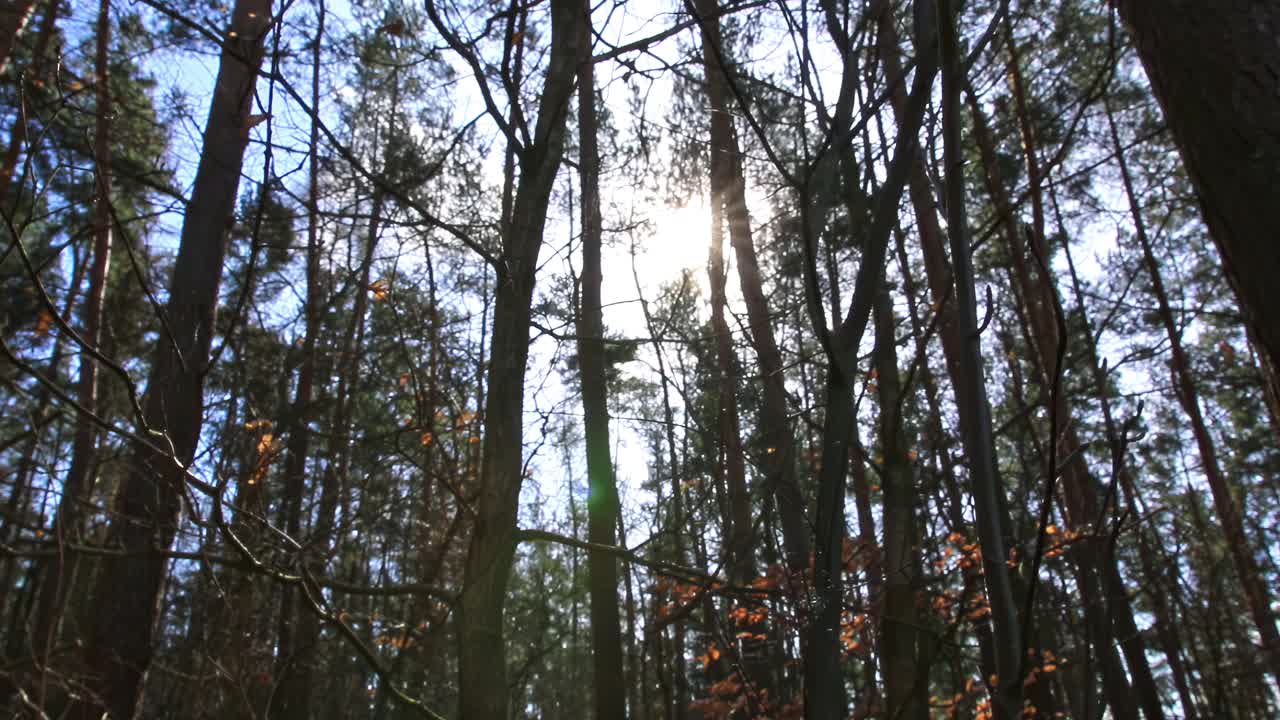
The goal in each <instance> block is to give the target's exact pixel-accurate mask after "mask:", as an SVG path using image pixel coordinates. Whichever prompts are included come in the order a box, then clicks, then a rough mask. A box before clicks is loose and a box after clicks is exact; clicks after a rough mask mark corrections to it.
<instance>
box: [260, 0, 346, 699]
mask: <svg viewBox="0 0 1280 720" xmlns="http://www.w3.org/2000/svg"><path fill="white" fill-rule="evenodd" d="M316 9H317V25H316V36H315V38H314V39H313V41H312V44H311V48H312V58H311V60H312V64H311V105H312V108H313V109H314V110H315V112H316V113H318V112H319V107H320V106H319V102H320V48H321V44H322V41H323V39H324V20H325V4H324V0H319V2H317V3H316ZM309 174H310V177H309V183H308V185H309V187H308V196H307V256H306V257H307V266H306V268H307V269H306V273H307V275H306V277H307V290H306V297H305V299H304V301H303V308H302V314H303V339H302V367H301V368H300V369H299V370H298V387H297V391H296V392H297V394H296V395H295V397H294V401H293V411H292V413H291V423H292V427H291V428H290V429H289V441H288V445H287V447H286V450H285V462H284V498H283V499H284V503H285V507H286V519H285V531H286V532H288V533H289V535H290V536H291V537H293V538H294V539H296V540H298V541H302V525H303V523H302V521H303V515H304V507H305V505H306V503H305V500H306V495H307V487H306V468H307V456H308V455H309V454H310V449H311V417H312V396H313V395H314V393H315V376H316V336H317V335H318V334H319V332H320V327H319V325H320V303H321V299H320V287H319V285H320V218H319V212H320V207H319V203H320V199H319V198H320V194H319V193H320V185H319V183H320V128H319V117H318V116H317V115H313V116H312V118H311V152H310V158H309ZM329 524H330V525H332V522H330V523H329ZM313 530H315V531H316V532H315V533H314V538H315V539H316V540H317V541H318V542H319V543H320V544H321V547H322V548H327V547H328V543H327V538H325V537H323V536H322V535H320V534H319V531H320V528H319V527H317V528H313ZM326 534H327V533H326ZM304 545H305V546H308V547H309V546H310V545H311V543H304ZM320 554H321V556H322V557H323V555H324V554H325V553H324V552H323V551H322V552H321V553H320ZM299 561H300V563H302V564H305V565H309V566H312V567H313V568H314V566H315V565H316V564H317V558H315V557H311V556H310V553H308V552H306V551H304V552H303V557H300V558H299ZM319 562H321V563H322V562H323V560H322V559H321V560H319ZM306 592H307V589H306V588H305V587H301V586H293V585H287V586H284V587H283V588H282V589H281V598H280V625H279V636H278V637H279V640H278V643H277V653H278V654H277V665H278V668H279V671H278V675H279V678H280V687H278V688H277V689H276V692H275V695H274V696H273V700H274V704H275V707H274V708H273V712H274V713H275V714H277V715H279V716H280V717H310V716H311V715H312V714H313V711H312V707H311V696H312V694H313V692H314V689H313V688H312V687H311V676H312V672H313V671H314V670H315V662H316V657H317V654H318V653H317V650H318V648H317V643H318V642H319V640H320V638H319V626H318V624H317V622H316V617H315V612H314V610H313V609H312V608H311V607H309V604H310V602H311V600H309V599H308V598H307V597H306V596H305V595H306Z"/></svg>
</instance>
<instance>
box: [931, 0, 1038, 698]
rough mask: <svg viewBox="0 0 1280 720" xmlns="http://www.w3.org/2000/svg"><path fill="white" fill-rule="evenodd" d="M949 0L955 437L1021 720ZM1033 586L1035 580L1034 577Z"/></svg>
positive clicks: (945, 42) (1017, 645)
mask: <svg viewBox="0 0 1280 720" xmlns="http://www.w3.org/2000/svg"><path fill="white" fill-rule="evenodd" d="M953 7H954V6H953V4H952V2H951V0H938V18H939V21H940V22H939V25H940V27H939V39H940V45H941V48H942V67H943V72H942V113H943V131H942V135H943V154H944V158H945V162H946V196H947V202H946V206H947V220H948V222H947V225H948V229H949V232H950V234H951V261H952V263H953V264H954V281H955V288H956V303H957V310H958V312H957V325H958V328H957V332H958V334H959V335H960V341H961V343H962V351H961V354H960V358H959V363H958V364H959V368H958V369H957V370H958V373H957V375H956V376H955V377H956V389H955V390H956V403H957V405H958V406H959V411H960V417H961V434H962V437H963V440H964V446H965V451H966V454H967V455H968V457H969V479H970V484H971V487H972V494H973V505H974V511H975V515H976V516H977V521H978V539H979V544H980V546H981V548H982V567H983V576H984V578H985V580H986V585H987V600H988V602H989V603H990V606H991V618H992V624H993V633H992V634H993V639H994V641H995V642H994V645H995V660H996V674H997V678H996V681H997V682H996V683H993V684H994V685H995V687H993V688H992V696H993V699H994V700H995V704H996V706H997V710H998V711H999V712H1000V714H1001V716H1002V717H1007V718H1015V717H1020V716H1021V713H1022V678H1021V677H1019V674H1020V667H1021V654H1022V638H1021V634H1022V632H1021V627H1020V626H1019V625H1018V612H1017V609H1016V607H1015V606H1014V600H1013V588H1012V584H1011V582H1010V579H1009V572H1008V567H1007V565H1006V564H1005V563H1006V555H1005V547H1004V543H1005V540H1004V529H1003V528H1002V527H1001V522H1000V518H1001V512H1000V508H999V504H998V492H999V491H998V489H997V488H996V471H995V448H994V442H993V438H992V429H991V408H990V405H989V404H988V401H987V386H986V380H985V379H984V377H983V370H982V365H983V363H982V340H981V337H980V336H979V334H978V318H977V297H976V296H975V293H974V283H973V260H972V257H971V250H970V245H969V226H968V222H969V219H968V217H967V214H966V210H965V180H964V159H963V155H962V153H963V148H962V147H961V145H960V130H961V124H962V122H963V120H962V118H961V116H960V112H961V108H960V94H961V91H962V88H963V85H964V66H963V58H962V56H961V53H960V48H959V45H958V43H959V37H958V35H957V30H956V17H957V14H958V13H957V11H956V10H953ZM1033 582H1034V579H1033Z"/></svg>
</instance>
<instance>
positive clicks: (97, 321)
mask: <svg viewBox="0 0 1280 720" xmlns="http://www.w3.org/2000/svg"><path fill="white" fill-rule="evenodd" d="M0 32H3V31H2V30H0ZM110 47H111V5H110V1H109V0H102V1H101V2H100V3H99V7H98V23H97V41H96V50H95V59H94V75H95V76H96V78H97V87H96V99H97V112H96V117H95V119H94V137H93V154H94V177H95V178H96V183H95V189H96V195H95V198H94V203H93V264H92V266H91V267H90V269H89V291H88V293H87V294H86V295H85V305H84V330H83V332H82V333H81V337H82V338H83V339H84V341H85V343H87V344H88V345H89V346H90V347H89V348H82V349H81V351H80V378H79V380H78V382H77V383H76V395H77V396H78V398H79V402H80V405H81V407H82V408H83V412H82V413H80V414H78V415H77V416H76V423H75V435H74V439H73V440H72V445H71V467H70V468H69V469H68V470H67V476H66V479H65V480H64V481H63V486H62V497H61V499H60V500H59V502H58V514H57V517H56V518H55V519H54V526H53V534H54V538H55V539H56V540H57V542H58V544H59V550H58V552H57V554H55V555H54V556H53V557H52V558H50V560H49V562H48V564H47V565H46V566H45V568H44V572H43V579H42V582H41V588H40V596H39V599H38V600H37V601H36V608H35V614H36V617H35V627H34V631H33V635H32V637H33V639H34V642H35V646H36V649H37V655H38V656H40V657H47V656H48V654H49V652H50V651H51V650H52V648H53V646H54V645H55V644H56V642H57V635H58V625H59V623H60V621H61V619H62V611H63V608H64V607H65V605H66V601H67V591H68V590H69V589H70V588H71V585H72V583H73V582H74V579H75V574H76V567H77V566H78V565H79V561H78V560H79V559H78V557H77V556H76V555H75V554H74V553H72V552H70V551H68V550H67V549H66V547H65V545H66V544H68V543H79V542H80V541H81V537H80V536H81V533H82V532H83V530H84V527H83V526H84V505H85V503H87V502H88V499H89V494H90V493H91V492H92V490H93V483H94V470H95V465H96V463H97V452H96V450H97V440H98V428H97V426H96V425H94V424H93V421H92V419H91V417H90V416H91V415H93V414H96V413H97V412H98V363H97V361H96V360H94V359H93V354H92V353H91V352H90V348H92V349H93V350H98V349H99V346H100V345H101V344H102V306H103V299H104V298H105V297H106V293H107V275H108V274H109V272H110V267H111V116H112V107H111V106H112V103H111V73H110V65H109V63H108V54H109V52H110Z"/></svg>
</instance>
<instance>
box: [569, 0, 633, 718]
mask: <svg viewBox="0 0 1280 720" xmlns="http://www.w3.org/2000/svg"><path fill="white" fill-rule="evenodd" d="M580 12H581V13H582V16H583V17H582V20H581V21H580V22H581V26H580V28H581V33H582V38H581V39H580V40H579V42H581V43H582V46H583V47H585V48H589V47H591V4H590V2H587V0H582V5H581V10H580ZM597 124H598V118H597V116H596V88H595V66H594V64H592V63H591V62H589V61H588V62H585V63H582V66H581V67H580V68H579V69H578V137H579V153H580V157H579V158H578V171H579V174H580V175H581V178H582V307H581V308H580V309H579V312H580V315H579V317H578V368H579V370H580V373H581V380H582V412H583V425H584V426H585V427H584V434H585V437H586V444H587V481H588V483H589V491H588V494H587V538H588V539H589V540H590V541H591V542H593V543H596V544H598V545H614V544H616V542H617V540H616V537H615V535H614V527H615V526H616V525H617V519H618V512H619V507H618V488H617V484H616V482H615V480H614V476H613V461H612V460H611V459H610V457H609V388H608V385H607V380H606V376H605V371H606V367H605V352H604V317H603V312H602V310H601V307H600V283H601V280H602V271H601V263H600V245H601V240H602V238H601V235H602V233H603V229H602V227H601V224H602V222H601V218H600V151H599V148H598V145H597V139H596V134H597ZM587 575H588V585H589V587H590V589H591V649H592V661H593V668H594V675H593V677H594V680H595V682H594V683H592V692H593V693H594V696H595V712H596V717H597V718H600V719H601V720H606V719H609V718H619V720H621V719H622V718H625V717H626V716H627V704H626V693H627V685H626V681H625V679H624V677H623V672H622V629H621V621H620V618H619V613H618V562H617V560H616V559H615V558H614V556H613V554H612V553H607V552H603V551H600V550H592V551H590V552H588V553H587Z"/></svg>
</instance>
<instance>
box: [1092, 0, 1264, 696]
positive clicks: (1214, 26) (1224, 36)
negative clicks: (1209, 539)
mask: <svg viewBox="0 0 1280 720" xmlns="http://www.w3.org/2000/svg"><path fill="white" fill-rule="evenodd" d="M1115 4H1116V6H1117V7H1119V9H1120V15H1121V17H1123V18H1124V20H1125V23H1126V24H1128V26H1129V30H1130V34H1131V36H1132V38H1133V44H1134V46H1135V47H1136V48H1137V50H1138V56H1139V57H1140V58H1141V59H1142V64H1143V66H1145V67H1146V69H1147V77H1148V78H1149V79H1150V80H1151V86H1152V88H1153V89H1154V90H1155V94H1156V98H1157V99H1158V100H1159V101H1160V105H1161V106H1162V107H1163V108H1164V113H1165V119H1166V121H1167V122H1168V124H1169V128H1170V130H1172V131H1173V139H1174V141H1175V142H1176V143H1177V145H1178V148H1179V149H1180V150H1181V151H1182V158H1183V161H1184V162H1185V163H1186V166H1187V173H1188V174H1189V175H1190V176H1191V182H1192V184H1193V185H1194V186H1195V188H1196V193H1197V195H1198V196H1199V198H1200V205H1201V207H1202V208H1203V210H1204V219H1205V223H1206V224H1208V226H1209V233H1210V235H1212V236H1213V239H1214V242H1215V243H1216V244H1217V246H1218V250H1219V252H1221V254H1222V264H1223V268H1224V269H1225V270H1226V274H1227V279H1228V280H1229V281H1230V282H1231V286H1232V287H1233V288H1234V289H1235V291H1236V296H1237V297H1238V298H1239V300H1240V306H1241V310H1243V312H1244V316H1245V322H1246V323H1247V324H1248V325H1249V327H1250V328H1251V329H1252V330H1253V333H1254V336H1255V337H1256V338H1257V339H1258V343H1259V347H1258V354H1259V357H1260V359H1261V363H1262V367H1263V373H1264V377H1265V378H1266V386H1267V393H1268V395H1269V396H1270V401H1271V403H1272V407H1280V304H1277V303H1276V302H1275V293H1274V285H1275V278H1276V277H1278V276H1280V243H1276V242H1275V229H1276V228H1277V227H1280V48H1278V47H1277V46H1276V37H1280V1H1277V0H1253V1H1252V2H1245V3H1228V4H1225V5H1224V4H1223V3H1221V2H1212V1H1211V0H1155V1H1154V2H1151V1H1144V0H1116V3H1115ZM1272 652H1277V651H1275V650H1273V651H1272ZM1275 669H1276V668H1275V667H1274V666H1273V671H1274V670H1275Z"/></svg>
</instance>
